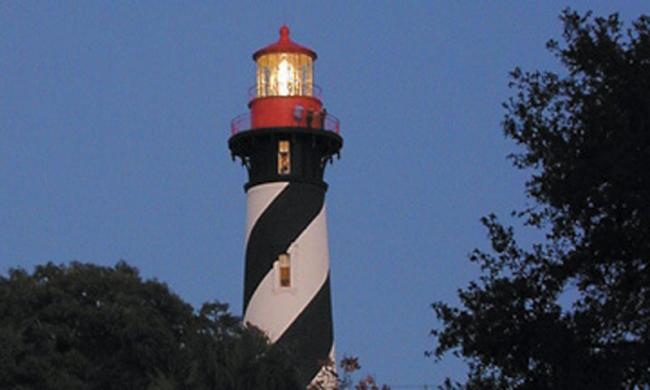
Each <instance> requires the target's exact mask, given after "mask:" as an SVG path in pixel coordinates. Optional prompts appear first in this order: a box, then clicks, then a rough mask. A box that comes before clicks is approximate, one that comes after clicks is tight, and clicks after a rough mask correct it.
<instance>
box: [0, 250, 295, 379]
mask: <svg viewBox="0 0 650 390" xmlns="http://www.w3.org/2000/svg"><path fill="white" fill-rule="evenodd" d="M294 377H295V373H294V371H293V368H292V365H291V363H290V358H289V357H288V355H287V354H285V353H284V351H280V350H278V349H277V348H272V347H270V346H269V345H268V342H267V339H266V338H265V337H264V336H263V335H262V334H261V333H260V332H259V331H257V330H255V329H251V328H247V327H244V326H242V324H241V321H240V320H239V319H238V318H236V317H234V316H232V315H230V314H229V313H228V312H227V305H225V304H220V303H218V302H211V303H206V304H204V305H203V306H202V307H201V309H200V310H199V311H198V313H196V312H194V310H193V309H192V307H191V306H190V305H189V304H187V303H185V302H183V301H182V300H181V299H180V298H179V297H178V296H176V295H174V294H173V293H171V292H170V291H169V289H168V288H167V286H165V285H164V284H162V283H160V282H157V281H155V280H153V281H152V280H148V281H143V280H142V279H141V278H140V276H139V274H138V271H137V270H136V269H135V268H132V267H130V266H128V265H127V264H125V263H123V262H121V263H118V264H117V265H116V266H115V267H114V268H108V267H100V266H95V265H89V264H80V263H72V264H71V265H70V266H56V265H54V264H51V263H50V264H47V265H43V266H38V267H36V269H35V270H34V272H33V273H31V274H30V273H28V272H26V271H24V270H20V269H14V270H10V272H9V274H8V275H7V277H3V276H0V388H2V389H15V390H27V389H39V390H48V389H53V390H54V389H57V390H58V389H67V390H75V389H84V390H86V389H102V390H110V389H120V390H128V389H134V390H135V389H138V390H142V389H150V390H168V389H169V390H171V389H192V390H203V389H205V390H207V389H238V390H243V389H297V388H298V386H296V382H295V381H294V379H293V378H294Z"/></svg>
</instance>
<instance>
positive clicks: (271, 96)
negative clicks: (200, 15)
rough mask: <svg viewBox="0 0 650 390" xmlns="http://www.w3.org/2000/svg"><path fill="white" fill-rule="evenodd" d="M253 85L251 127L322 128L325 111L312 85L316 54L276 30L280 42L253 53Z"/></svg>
mask: <svg viewBox="0 0 650 390" xmlns="http://www.w3.org/2000/svg"><path fill="white" fill-rule="evenodd" d="M253 60H254V61H255V64H256V66H257V70H256V84H255V87H253V88H252V89H251V94H250V95H251V101H250V103H249V107H250V109H251V128H253V129H256V128H268V127H308V128H321V129H322V128H324V127H325V122H326V116H327V114H326V112H325V111H324V110H323V105H322V103H321V101H320V99H319V97H320V90H319V89H318V87H316V86H315V85H314V61H315V60H316V53H315V52H314V51H313V50H311V49H309V48H307V47H304V46H301V45H299V44H297V43H295V42H293V41H292V40H291V38H289V28H288V27H287V26H282V27H281V28H280V39H279V40H278V41H277V42H275V43H272V44H270V45H268V46H266V47H264V48H262V49H260V50H258V51H256V52H255V53H254V54H253Z"/></svg>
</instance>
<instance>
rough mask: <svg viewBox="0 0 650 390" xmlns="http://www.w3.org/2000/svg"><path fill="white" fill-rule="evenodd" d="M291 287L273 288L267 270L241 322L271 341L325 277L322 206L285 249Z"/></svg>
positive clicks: (326, 255) (272, 277)
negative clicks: (255, 327)
mask: <svg viewBox="0 0 650 390" xmlns="http://www.w3.org/2000/svg"><path fill="white" fill-rule="evenodd" d="M288 253H289V256H290V258H291V271H292V273H294V275H293V277H292V282H293V284H294V285H293V286H291V288H286V289H283V288H277V283H275V278H276V277H277V276H276V275H275V271H274V270H271V271H270V272H269V273H268V274H266V276H265V277H264V279H263V280H262V282H261V283H260V284H259V286H257V288H256V289H255V292H254V293H253V296H252V297H251V299H250V301H249V303H248V307H247V310H246V313H245V314H244V322H246V323H251V324H253V325H255V326H257V327H258V328H260V329H262V330H263V331H264V332H266V334H267V336H268V337H269V339H270V341H271V342H275V341H276V340H278V339H279V338H280V336H282V334H283V333H284V332H285V331H286V330H287V328H288V327H289V326H290V325H291V324H292V323H293V321H295V319H296V318H297V317H298V315H300V313H301V312H302V311H303V310H304V309H305V307H306V306H307V305H308V304H309V302H311V300H312V299H313V298H314V296H315V295H316V294H317V293H318V291H320V289H321V287H322V286H323V284H324V283H325V281H326V280H327V275H328V272H329V251H328V248H327V221H326V217H325V206H323V208H322V209H321V211H320V213H318V215H317V216H316V218H315V219H314V220H313V221H312V222H311V223H310V224H309V226H308V227H307V228H306V229H305V230H304V231H303V232H302V233H301V234H300V236H298V238H297V239H296V241H294V242H293V243H292V244H291V246H290V247H289V250H288Z"/></svg>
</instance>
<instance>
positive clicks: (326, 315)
mask: <svg viewBox="0 0 650 390" xmlns="http://www.w3.org/2000/svg"><path fill="white" fill-rule="evenodd" d="M274 345H275V346H277V347H278V348H283V349H284V350H286V351H288V352H289V353H290V354H291V356H294V357H295V359H294V360H295V362H294V364H295V365H296V369H297V372H298V379H299V381H300V385H301V388H303V389H304V388H306V387H307V385H309V384H310V383H311V381H312V380H313V379H314V377H315V376H316V374H318V371H320V369H321V367H322V366H323V365H324V363H325V362H326V361H327V359H329V357H330V356H329V353H330V351H331V350H332V346H333V345H334V330H333V329H332V304H331V298H330V278H329V275H328V276H327V280H325V283H324V284H323V286H322V287H321V289H320V291H318V293H317V294H316V296H315V297H314V299H312V301H311V302H309V305H307V307H306V308H305V310H303V311H302V313H300V315H299V316H298V318H296V320H295V321H294V322H293V323H292V324H291V325H290V326H289V328H288V329H287V330H286V331H285V332H284V333H283V334H282V336H280V338H279V339H278V341H276V343H275V344H274Z"/></svg>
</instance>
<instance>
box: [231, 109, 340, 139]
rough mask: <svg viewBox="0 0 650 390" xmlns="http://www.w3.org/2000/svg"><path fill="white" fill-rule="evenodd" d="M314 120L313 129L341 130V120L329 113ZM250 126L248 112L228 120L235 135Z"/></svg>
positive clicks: (337, 132)
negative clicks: (320, 118)
mask: <svg viewBox="0 0 650 390" xmlns="http://www.w3.org/2000/svg"><path fill="white" fill-rule="evenodd" d="M314 122H315V123H314V126H312V128H314V129H318V130H326V131H333V132H334V133H336V134H339V133H340V132H341V122H340V121H339V120H338V118H337V117H335V116H334V115H331V114H329V113H328V114H327V115H326V116H325V118H323V119H322V120H319V119H318V118H315V120H314ZM286 127H304V126H302V125H301V126H298V125H297V124H296V125H288V126H286ZM252 128H253V123H252V118H251V113H250V112H247V113H244V114H241V115H237V116H236V117H235V118H234V119H233V120H232V121H231V122H230V133H231V134H232V135H235V134H237V133H239V132H240V131H245V130H250V129H252Z"/></svg>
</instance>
